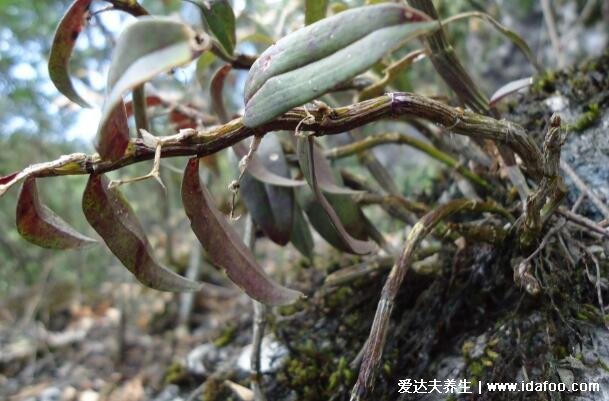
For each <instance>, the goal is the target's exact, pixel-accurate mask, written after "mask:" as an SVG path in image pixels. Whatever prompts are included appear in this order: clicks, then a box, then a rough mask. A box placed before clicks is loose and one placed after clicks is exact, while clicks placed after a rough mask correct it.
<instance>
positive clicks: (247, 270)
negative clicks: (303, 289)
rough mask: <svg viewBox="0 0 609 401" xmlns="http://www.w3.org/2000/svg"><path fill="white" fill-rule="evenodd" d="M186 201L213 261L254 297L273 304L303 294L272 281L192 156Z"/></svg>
mask: <svg viewBox="0 0 609 401" xmlns="http://www.w3.org/2000/svg"><path fill="white" fill-rule="evenodd" d="M182 202H183V204H184V210H185V211H186V215H187V216H188V218H189V219H190V225H191V228H192V230H193V231H194V233H195V235H196V236H197V238H198V239H199V241H200V242H201V245H202V246H203V248H205V250H206V251H207V253H208V255H209V257H210V259H211V261H212V263H213V264H214V265H216V266H218V267H219V268H221V269H222V270H224V272H225V273H226V275H227V276H228V277H229V278H230V279H231V281H233V282H234V283H235V284H236V285H237V286H239V287H240V288H241V289H243V290H244V291H245V292H246V293H247V294H248V295H249V296H250V297H252V298H254V299H255V300H257V301H259V302H263V303H265V304H269V305H285V304H289V303H292V302H294V301H296V300H297V299H298V298H300V297H301V296H302V294H301V293H300V292H298V291H294V290H291V289H289V288H286V287H283V286H281V285H279V284H277V283H275V282H274V281H272V280H271V279H270V278H269V277H268V276H267V275H266V273H265V272H264V270H262V268H261V267H260V266H259V265H258V262H256V259H255V258H254V255H253V254H252V252H251V251H250V250H249V248H248V247H246V246H245V244H244V243H243V241H242V240H241V238H239V235H238V234H237V232H236V231H235V229H234V228H233V227H232V226H230V225H229V224H228V222H227V221H226V219H225V217H224V216H223V215H222V214H221V213H220V211H218V209H217V208H216V206H215V205H214V203H213V199H212V196H211V194H210V193H209V191H208V190H207V188H206V187H205V186H203V185H202V184H201V180H200V178H199V160H198V159H197V158H193V159H190V160H189V161H188V165H187V166H186V170H185V172H184V179H183V181H182Z"/></svg>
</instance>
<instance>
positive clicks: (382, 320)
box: [351, 199, 497, 401]
mask: <svg viewBox="0 0 609 401" xmlns="http://www.w3.org/2000/svg"><path fill="white" fill-rule="evenodd" d="M464 210H467V211H477V212H484V211H489V212H497V207H496V205H493V204H492V203H488V202H477V201H473V200H468V199H456V200H452V201H450V202H448V203H446V204H444V205H442V206H439V207H438V208H436V209H434V210H432V211H431V212H429V213H427V214H426V215H425V216H423V217H422V218H421V220H419V222H418V223H417V224H415V226H414V227H413V228H412V230H410V233H409V234H408V237H407V239H406V245H405V246H404V250H403V251H402V253H401V255H400V257H399V258H398V260H397V261H396V263H395V265H393V267H392V269H391V272H390V273H389V277H387V281H385V285H384V286H383V290H382V292H381V299H380V301H379V303H378V306H377V309H376V314H375V315H374V321H373V322H372V327H371V329H370V335H369V337H368V340H367V342H366V345H365V347H364V354H363V359H362V365H361V367H360V371H359V376H358V378H357V383H356V385H355V387H354V388H353V391H352V393H351V401H360V400H363V399H365V398H364V397H365V396H366V395H367V394H368V393H369V392H370V391H371V390H372V388H373V387H374V381H375V379H376V373H377V372H378V368H379V366H380V362H381V357H382V355H383V348H384V346H385V340H386V338H387V329H388V327H389V319H390V317H391V312H392V310H393V305H394V303H395V298H396V297H397V295H398V291H399V289H400V287H401V285H402V282H403V281H404V277H406V272H407V271H408V269H409V268H410V265H411V263H412V259H413V256H414V253H415V251H416V250H417V248H418V246H419V244H420V243H421V241H422V240H423V239H424V238H425V236H427V235H428V234H429V233H430V232H431V231H432V230H433V229H434V228H435V227H436V226H437V225H438V224H439V223H440V222H441V221H442V220H443V219H445V218H446V217H449V216H451V215H453V214H455V213H458V212H460V211H464Z"/></svg>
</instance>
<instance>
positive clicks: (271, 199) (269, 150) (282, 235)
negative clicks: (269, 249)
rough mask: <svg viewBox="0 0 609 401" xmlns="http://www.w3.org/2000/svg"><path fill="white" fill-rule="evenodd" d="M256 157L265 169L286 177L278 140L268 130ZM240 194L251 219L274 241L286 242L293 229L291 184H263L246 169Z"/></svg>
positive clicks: (284, 162) (286, 165)
mask: <svg viewBox="0 0 609 401" xmlns="http://www.w3.org/2000/svg"><path fill="white" fill-rule="evenodd" d="M256 159H257V160H259V161H260V163H261V164H262V166H263V167H264V168H265V170H266V171H268V172H270V173H271V174H276V175H278V176H280V177H287V178H289V175H290V170H289V167H288V164H287V162H286V160H285V156H284V154H283V149H282V148H281V144H280V143H279V140H278V139H277V138H276V136H275V135H273V134H267V135H266V136H265V137H264V139H263V141H262V142H261V144H260V146H259V147H258V150H257V151H256ZM240 184H241V189H240V193H241V197H242V198H243V200H244V202H245V205H246V206H247V210H248V211H249V212H250V214H251V216H252V219H253V220H254V223H256V225H257V226H258V227H260V228H261V229H262V231H263V232H264V233H265V234H266V235H267V237H269V238H270V239H271V240H272V241H273V242H275V243H277V244H279V245H285V244H287V243H288V241H289V240H290V234H291V232H292V220H293V214H292V209H293V208H294V193H293V190H292V189H291V188H286V187H279V186H274V185H270V184H265V183H264V182H263V181H259V180H258V179H256V178H255V177H254V176H253V175H251V174H250V173H248V172H247V171H246V172H245V173H244V174H243V177H241V182H240Z"/></svg>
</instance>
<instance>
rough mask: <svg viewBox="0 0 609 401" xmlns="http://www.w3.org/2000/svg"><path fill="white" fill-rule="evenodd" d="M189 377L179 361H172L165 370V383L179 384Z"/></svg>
mask: <svg viewBox="0 0 609 401" xmlns="http://www.w3.org/2000/svg"><path fill="white" fill-rule="evenodd" d="M188 379H189V376H188V371H187V370H186V368H185V367H184V365H182V364H181V363H179V362H174V363H172V364H171V365H169V367H168V368H167V370H166V371H165V379H164V381H165V383H166V384H180V383H183V382H185V381H186V380H188Z"/></svg>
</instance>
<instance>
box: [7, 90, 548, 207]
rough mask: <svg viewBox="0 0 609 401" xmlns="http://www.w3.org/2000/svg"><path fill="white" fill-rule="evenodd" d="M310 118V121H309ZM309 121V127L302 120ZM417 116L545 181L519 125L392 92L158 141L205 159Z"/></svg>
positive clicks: (88, 158) (127, 158) (64, 169)
mask: <svg viewBox="0 0 609 401" xmlns="http://www.w3.org/2000/svg"><path fill="white" fill-rule="evenodd" d="M311 115H312V116H313V117H314V119H315V120H314V121H312V119H310V116H311ZM307 117H309V120H311V121H308V120H307V121H308V122H307V124H303V123H302V122H303V120H305V119H306V118H307ZM396 117H417V118H423V119H426V120H428V121H431V122H434V123H436V124H440V125H443V126H445V127H447V128H449V129H450V130H451V131H452V132H454V133H457V134H461V135H466V136H470V137H472V138H479V139H488V140H492V141H496V142H499V143H503V144H505V145H507V146H508V147H510V148H512V149H513V150H514V151H515V152H516V153H517V154H518V155H519V156H520V157H521V159H522V161H523V164H524V166H525V167H526V168H527V172H528V174H529V176H530V177H531V178H532V179H535V180H539V179H540V178H541V177H542V176H543V167H542V163H541V162H542V157H541V152H540V151H539V148H538V147H537V145H536V144H535V142H534V141H533V140H532V139H531V138H530V137H529V136H528V135H527V133H526V131H525V130H524V128H522V127H521V126H520V125H517V124H514V123H511V122H509V121H506V120H496V119H494V118H492V117H486V116H482V115H480V114H476V113H474V112H471V111H463V110H460V109H456V108H454V107H451V106H448V105H446V104H443V103H440V102H438V101H435V100H432V99H429V98H426V97H424V96H420V95H416V94H412V93H407V92H396V93H388V94H386V95H383V96H379V97H377V98H374V99H370V100H366V101H363V102H359V103H355V104H352V105H349V106H346V107H339V108H336V109H329V108H328V107H327V106H325V107H319V108H317V109H313V110H310V109H307V110H305V109H304V108H303V107H298V108H295V109H292V110H290V111H289V112H287V113H285V114H284V115H283V116H281V117H279V118H277V119H276V120H274V121H271V122H269V123H268V124H265V125H263V126H261V127H258V128H255V129H252V128H248V127H246V126H244V125H243V124H242V123H241V119H235V120H233V121H230V122H228V123H226V124H224V125H221V126H216V127H211V128H208V129H205V130H200V131H195V130H190V129H189V130H182V131H180V133H178V134H175V135H170V136H165V137H160V138H159V140H161V141H162V143H163V149H162V152H161V157H163V158H167V157H176V156H193V155H197V156H207V155H210V154H213V153H216V152H218V151H220V150H222V149H225V148H227V147H229V146H232V145H234V144H235V143H237V142H240V141H242V140H243V139H245V138H247V137H250V136H253V135H257V136H263V135H264V134H266V133H267V132H270V131H278V130H288V131H293V130H294V129H296V127H297V126H298V125H299V124H300V125H301V126H302V125H306V130H307V131H312V132H315V134H316V135H317V136H323V135H333V134H339V133H342V132H345V131H349V130H351V129H354V128H357V127H361V126H363V125H366V124H369V123H371V122H375V121H378V120H381V119H383V118H396ZM154 153H155V149H154V147H151V146H148V145H146V144H145V143H144V141H142V140H141V139H137V138H135V139H132V140H131V143H130V145H129V146H128V148H127V151H126V152H125V155H124V156H123V157H122V158H120V159H118V160H116V161H108V160H101V159H100V158H99V156H98V155H86V154H82V153H75V154H72V155H68V156H62V157H61V158H59V159H57V160H55V161H53V162H48V163H40V164H37V165H33V166H30V167H28V168H27V169H25V170H23V171H22V172H20V173H18V174H16V175H15V176H14V177H12V178H11V179H7V178H5V179H4V180H0V182H3V183H4V184H0V196H1V195H3V194H4V193H5V192H6V191H7V190H8V189H9V188H10V187H11V186H12V185H14V184H16V183H17V182H19V181H21V180H22V179H24V178H27V177H30V176H35V177H53V176H60V175H78V174H94V173H104V172H107V171H112V170H117V169H120V168H122V167H125V166H127V165H130V164H135V163H139V162H142V161H145V160H151V159H153V158H154Z"/></svg>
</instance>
